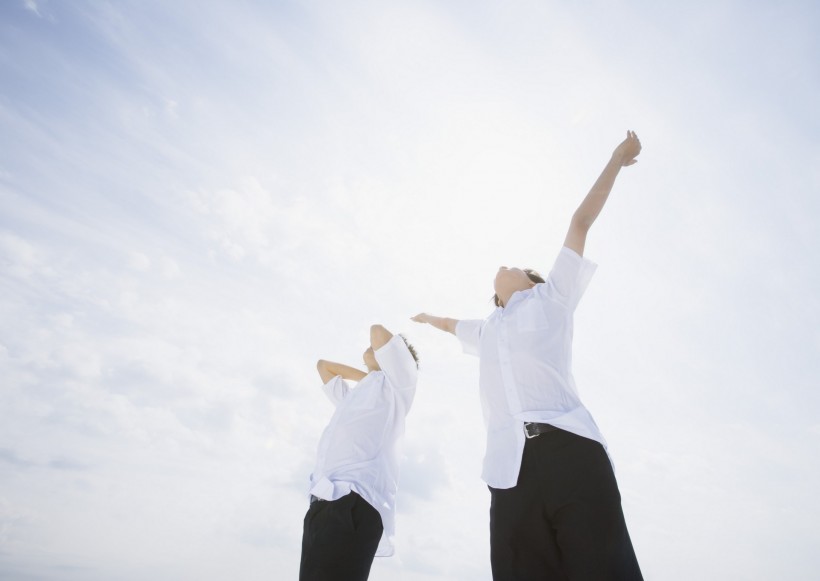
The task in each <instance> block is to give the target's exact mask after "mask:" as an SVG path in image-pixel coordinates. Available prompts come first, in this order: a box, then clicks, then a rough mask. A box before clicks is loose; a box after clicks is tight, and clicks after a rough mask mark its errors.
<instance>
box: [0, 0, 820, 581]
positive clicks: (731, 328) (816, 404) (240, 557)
mask: <svg viewBox="0 0 820 581" xmlns="http://www.w3.org/2000/svg"><path fill="white" fill-rule="evenodd" d="M818 29H820V5H818V4H817V3H816V2H810V1H808V0H807V1H805V2H799V1H788V0H787V1H785V2H763V1H755V2H741V1H740V0H734V1H730V0H717V1H715V0H710V1H708V2H706V1H701V0H695V1H694V2H685V3H677V4H675V5H674V6H672V5H671V4H665V3H659V2H650V1H643V2H642V1H636V2H630V1H628V0H624V1H620V2H602V1H597V2H580V3H579V2H574V3H569V2H558V1H552V0H540V1H535V0H533V1H526V0H522V1H520V2H503V3H502V2H490V1H484V0H480V1H469V2H468V1H464V0H462V1H458V0H456V1H434V0H418V1H414V2H393V1H389V2H376V1H371V2H369V1H359V0H351V1H346V2H332V1H329V0H307V1H304V2H265V1H262V0H241V1H237V2H222V3H216V2H195V1H193V0H177V1H174V2H163V1H159V0H151V1H146V0H122V1H116V2H114V1H105V0H80V1H77V2H60V1H58V0H48V1H47V0H7V1H5V2H2V4H0V577H2V578H3V579H10V580H18V579H20V580H30V579H66V580H80V579H82V580H129V581H130V580H134V581H137V580H143V579H159V580H174V579H204V580H211V579H213V580H217V579H243V580H255V579H260V580H261V579H295V578H296V572H297V570H298V563H299V551H300V542H301V522H302V518H303V516H304V511H305V509H306V499H305V490H306V483H307V478H308V475H309V473H310V470H311V466H312V463H313V459H314V450H315V446H316V444H317V442H318V438H319V435H320V433H321V430H322V429H323V427H324V425H325V424H326V422H327V421H328V419H329V418H330V415H331V413H332V407H331V404H330V403H329V402H328V401H327V400H326V399H325V398H324V396H323V395H322V394H321V391H320V389H319V385H320V382H319V380H318V374H317V373H316V371H315V367H314V365H315V361H316V360H317V359H319V358H327V359H334V360H340V361H345V362H349V363H352V364H359V363H360V362H361V352H362V351H363V349H364V348H365V347H366V345H367V339H368V334H367V331H368V326H369V325H370V324H371V323H374V322H380V323H382V324H384V325H385V326H387V327H388V328H389V329H391V330H393V331H395V332H398V331H403V332H405V334H406V335H407V336H408V338H409V339H410V340H411V341H412V342H413V343H414V344H415V345H416V347H417V348H418V351H419V353H420V356H421V360H422V367H421V375H420V379H419V385H418V395H417V397H416V400H415V403H414V408H413V409H412V411H411V414H410V416H409V418H408V425H407V436H406V439H405V443H404V448H403V456H402V466H403V467H402V480H401V483H400V498H399V511H398V523H397V538H396V550H397V553H396V556H394V557H392V558H388V559H379V560H377V561H376V563H375V564H374V567H373V572H372V575H371V577H372V578H373V579H396V580H408V581H423V580H424V581H426V580H464V581H467V580H469V581H474V580H489V579H490V572H489V556H488V545H489V540H488V537H489V533H488V514H487V513H488V505H489V494H488V492H487V490H486V487H484V485H483V484H482V482H481V480H480V479H479V472H480V464H481V458H482V454H483V439H484V434H483V428H482V427H481V417H480V407H479V401H478V396H477V361H476V360H474V359H471V358H469V357H467V356H465V355H462V354H461V352H460V349H459V347H458V345H457V342H456V340H455V339H454V338H452V337H450V336H447V335H444V334H442V333H440V332H438V331H436V330H434V329H432V328H431V327H427V326H422V325H418V324H415V323H412V322H411V321H409V317H410V316H412V315H414V314H416V313H417V312H419V311H428V312H432V313H435V314H439V315H446V316H451V317H455V318H480V317H484V316H486V315H487V314H488V313H489V312H490V311H491V308H492V305H491V304H490V301H489V297H490V295H491V294H492V278H493V275H494V273H495V271H496V269H497V267H498V266H499V265H501V264H504V265H518V266H522V267H524V266H531V267H534V268H537V269H540V270H542V271H546V270H548V269H549V266H550V265H551V263H552V260H553V258H554V256H555V255H556V253H557V252H558V249H559V248H560V245H561V242H562V240H563V236H564V233H565V231H566V227H567V225H568V222H569V218H570V215H571V214H572V212H573V210H574V209H575V207H576V206H577V204H578V203H579V202H580V200H581V199H582V197H583V196H584V194H585V193H586V191H587V190H588V188H589V186H590V185H591V184H592V182H593V181H594V179H595V178H596V177H597V175H598V173H599V171H600V170H601V168H602V167H603V165H604V163H605V162H606V160H607V159H608V157H609V155H610V153H611V151H612V149H613V148H614V147H615V146H616V145H617V143H618V142H619V141H620V140H621V139H622V138H623V137H624V135H625V133H626V130H627V129H633V130H635V131H637V133H638V135H639V136H640V138H641V141H642V143H643V145H644V151H643V153H642V154H641V156H640V161H639V163H638V164H637V165H635V166H633V167H630V168H627V169H625V170H624V171H623V172H622V174H621V176H620V177H619V181H618V182H617V183H616V186H615V189H614V192H613V195H612V197H611V199H610V202H609V205H608V206H607V207H606V208H605V210H604V212H603V214H602V215H601V217H600V218H599V220H598V222H597V223H596V224H595V226H594V228H593V230H592V232H591V234H590V238H589V241H588V244H587V252H586V254H587V256H588V257H590V258H591V259H592V260H594V261H596V262H597V263H598V264H599V265H600V266H599V269H598V272H597V274H596V276H595V278H594V279H593V282H592V284H591V285H590V288H589V290H588V292H587V294H586V296H585V297H584V299H583V301H582V302H581V305H580V306H579V309H578V312H577V316H576V333H575V334H576V340H575V375H576V380H577V383H578V385H579V389H580V390H581V395H582V397H583V399H584V401H585V403H586V404H587V407H589V408H590V410H591V411H592V413H593V415H594V416H595V418H596V420H597V422H598V424H599V426H600V427H601V429H602V430H603V432H604V434H605V435H606V436H607V439H608V441H609V445H610V451H611V454H612V457H613V459H614V461H615V464H616V467H617V476H618V479H619V483H620V486H621V492H622V495H623V502H624V510H625V512H626V516H627V522H628V524H629V527H630V532H631V534H632V538H633V542H634V545H635V548H636V551H637V553H638V558H639V560H640V562H641V565H642V567H643V569H644V572H645V576H646V577H647V578H648V579H663V580H671V581H678V580H680V581H683V580H687V581H688V580H691V579H706V580H711V579H715V580H723V579H743V580H761V581H762V580H770V579H791V580H798V581H799V580H806V579H813V578H816V571H817V570H818V568H820V557H818V553H817V551H816V549H817V547H818V545H820V528H818V526H817V520H818V518H820V500H819V499H818V498H817V495H816V490H818V489H820V463H819V462H818V458H820V390H819V389H818V387H820V386H818V377H819V376H820V268H819V267H818V264H820V234H818V228H817V225H816V221H817V218H818V216H820V200H819V199H818V193H820V117H818V115H817V103H818V102H820V69H818V67H817V63H818V60H820V37H818V35H817V30H818Z"/></svg>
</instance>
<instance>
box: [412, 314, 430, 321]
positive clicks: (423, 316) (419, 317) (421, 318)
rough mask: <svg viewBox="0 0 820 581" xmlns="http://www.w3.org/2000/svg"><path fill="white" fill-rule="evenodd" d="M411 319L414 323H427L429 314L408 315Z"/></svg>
mask: <svg viewBox="0 0 820 581" xmlns="http://www.w3.org/2000/svg"><path fill="white" fill-rule="evenodd" d="M410 320H411V321H415V322H416V323H429V322H430V315H428V314H427V313H419V314H418V315H416V316H415V317H410Z"/></svg>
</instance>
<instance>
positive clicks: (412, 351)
mask: <svg viewBox="0 0 820 581" xmlns="http://www.w3.org/2000/svg"><path fill="white" fill-rule="evenodd" d="M399 337H401V340H402V341H404V344H405V345H407V350H408V351H409V352H410V355H412V356H413V361H415V362H416V369H418V368H419V354H418V353H416V348H415V347H413V346H412V345H411V344H410V341H408V340H407V337H405V336H404V335H402V334H401V333H399Z"/></svg>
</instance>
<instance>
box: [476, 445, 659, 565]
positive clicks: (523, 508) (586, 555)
mask: <svg viewBox="0 0 820 581" xmlns="http://www.w3.org/2000/svg"><path fill="white" fill-rule="evenodd" d="M490 494H491V504H490V560H491V563H492V570H493V579H494V581H535V580H539V581H542V580H543V581H546V580H559V581H640V580H642V579H643V576H642V575H641V570H640V567H639V566H638V560H637V558H636V557H635V551H634V550H633V548H632V541H631V540H630V538H629V532H628V531H627V528H626V522H625V520H624V515H623V510H622V508H621V495H620V492H619V491H618V484H617V482H616V481H615V475H614V473H613V472H612V465H611V464H610V462H609V458H608V457H607V454H606V451H605V450H604V448H603V446H601V444H599V443H598V442H596V441H594V440H590V439H588V438H583V437H581V436H577V435H575V434H572V433H570V432H566V431H564V430H556V431H552V432H550V433H547V434H543V435H541V436H538V437H537V438H532V439H529V440H527V441H526V444H525V446H524V457H523V458H522V460H521V472H520V474H519V476H518V483H517V485H516V486H515V487H514V488H509V489H496V488H492V487H490Z"/></svg>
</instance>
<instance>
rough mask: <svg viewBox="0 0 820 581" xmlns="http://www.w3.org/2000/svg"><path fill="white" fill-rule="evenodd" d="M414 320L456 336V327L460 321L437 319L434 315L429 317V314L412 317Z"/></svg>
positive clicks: (446, 318) (444, 318) (445, 318)
mask: <svg viewBox="0 0 820 581" xmlns="http://www.w3.org/2000/svg"><path fill="white" fill-rule="evenodd" d="M412 320H413V321H415V322H417V323H427V324H429V325H432V326H434V327H435V328H436V329H440V330H442V331H446V332H448V333H452V334H453V335H455V334H456V325H457V324H458V319H450V318H448V317H436V316H434V315H428V314H427V313H419V314H418V315H416V316H415V317H412Z"/></svg>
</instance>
